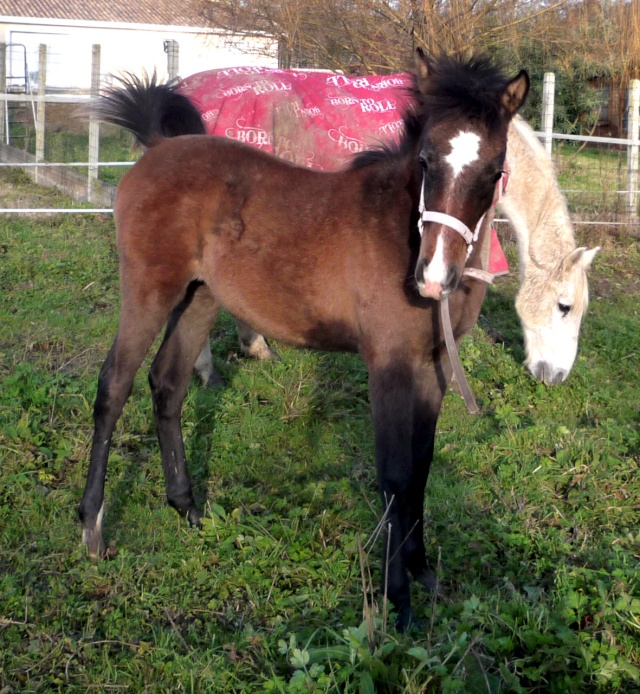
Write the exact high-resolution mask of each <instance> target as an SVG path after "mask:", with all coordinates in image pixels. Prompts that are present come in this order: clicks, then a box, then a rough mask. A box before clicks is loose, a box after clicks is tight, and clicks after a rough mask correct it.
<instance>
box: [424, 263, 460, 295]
mask: <svg viewBox="0 0 640 694" xmlns="http://www.w3.org/2000/svg"><path fill="white" fill-rule="evenodd" d="M429 262H430V261H429V260H427V259H426V258H420V260H419V261H418V263H417V264H416V271H415V279H416V284H417V285H418V291H419V292H420V296H423V297H425V298H426V299H436V300H438V301H439V300H440V299H444V298H445V297H447V296H449V295H450V294H451V293H452V292H454V291H455V289H456V287H457V286H458V283H459V282H460V277H461V276H462V273H461V270H460V269H459V268H458V267H457V266H456V265H450V266H449V267H448V268H447V271H446V274H445V276H444V279H443V280H442V281H434V280H431V279H429V275H428V272H427V269H428V267H429Z"/></svg>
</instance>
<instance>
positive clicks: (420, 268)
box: [414, 258, 431, 285]
mask: <svg viewBox="0 0 640 694" xmlns="http://www.w3.org/2000/svg"><path fill="white" fill-rule="evenodd" d="M430 261H431V259H430V258H429V259H427V258H420V260H418V262H417V263H416V271H415V273H414V276H415V278H416V282H417V283H418V285H420V284H424V272H425V270H426V269H427V267H428V266H429V262H430Z"/></svg>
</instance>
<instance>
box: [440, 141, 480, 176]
mask: <svg viewBox="0 0 640 694" xmlns="http://www.w3.org/2000/svg"><path fill="white" fill-rule="evenodd" d="M449 144H450V145H451V152H449V154H447V156H446V157H445V161H446V162H447V164H449V166H451V168H452V169H453V176H454V178H457V177H458V176H459V175H460V174H461V173H462V170H463V169H464V167H465V166H469V164H473V162H474V161H476V159H477V158H478V152H479V151H480V137H479V136H478V135H476V134H475V133H470V132H461V133H458V134H457V135H456V136H455V137H454V138H453V139H452V140H451V142H450V143H449Z"/></svg>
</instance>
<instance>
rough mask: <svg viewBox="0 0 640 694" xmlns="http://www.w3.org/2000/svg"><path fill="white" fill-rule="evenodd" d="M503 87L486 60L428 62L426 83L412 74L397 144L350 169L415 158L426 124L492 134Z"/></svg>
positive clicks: (364, 156) (366, 155)
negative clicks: (447, 122)
mask: <svg viewBox="0 0 640 694" xmlns="http://www.w3.org/2000/svg"><path fill="white" fill-rule="evenodd" d="M507 82H508V79H507V78H506V77H505V76H504V75H503V74H502V71H501V70H500V69H499V68H498V67H496V66H495V65H494V64H493V62H492V61H491V59H490V58H489V57H488V56H485V55H476V56H473V57H471V58H470V59H469V60H467V61H465V62H460V61H458V60H456V59H455V58H454V57H451V56H442V57H440V58H437V59H434V60H432V61H431V63H430V67H429V79H428V81H427V82H426V84H424V85H421V84H420V81H419V78H418V76H417V75H414V76H413V80H412V84H411V85H409V86H408V87H406V88H405V94H406V97H407V99H406V103H405V107H404V112H403V114H402V121H403V129H402V137H401V138H400V140H399V141H398V142H394V143H382V144H381V145H380V146H378V147H374V148H372V149H369V150H366V151H364V152H360V153H359V154H357V155H356V156H355V157H354V158H353V160H352V162H351V164H350V165H349V168H350V169H360V168H362V167H365V166H369V165H370V164H376V163H381V162H383V161H387V162H389V163H392V162H396V161H404V159H405V157H407V156H412V155H415V151H416V147H417V146H418V144H419V142H420V137H421V135H422V132H423V130H424V127H425V125H426V124H427V123H428V122H430V121H431V122H433V121H439V120H443V119H445V118H446V119H452V120H453V119H457V118H465V119H476V120H479V121H481V122H483V123H484V124H485V126H486V127H487V129H488V130H489V132H490V133H491V132H493V131H494V130H495V129H496V128H497V127H498V125H499V124H500V123H501V122H502V119H501V111H500V106H501V104H500V101H499V100H498V99H496V94H498V93H500V92H501V91H502V90H503V89H504V88H505V86H506V84H507Z"/></svg>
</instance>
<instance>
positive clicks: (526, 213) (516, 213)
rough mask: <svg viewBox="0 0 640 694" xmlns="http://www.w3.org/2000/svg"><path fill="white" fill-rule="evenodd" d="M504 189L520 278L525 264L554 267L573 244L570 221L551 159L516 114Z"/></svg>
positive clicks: (524, 272)
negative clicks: (508, 172)
mask: <svg viewBox="0 0 640 694" xmlns="http://www.w3.org/2000/svg"><path fill="white" fill-rule="evenodd" d="M507 164H508V165H509V167H510V176H509V183H508V186H507V192H506V194H505V196H504V197H503V198H502V200H501V201H500V207H501V209H502V211H503V212H504V213H505V214H506V215H507V217H508V218H509V221H510V222H511V224H512V225H513V227H514V230H515V232H516V237H517V239H518V251H519V256H520V275H521V279H522V276H523V275H524V274H526V270H527V266H528V265H529V264H530V263H533V264H534V265H537V266H544V267H556V266H557V265H558V263H559V262H560V261H561V260H562V258H563V257H565V256H566V255H567V253H569V252H571V251H572V250H574V249H575V247H576V242H575V235H574V229H573V224H572V223H571V219H570V217H569V210H568V209H567V203H566V200H565V197H564V195H563V194H562V192H561V191H560V188H559V186H558V183H557V180H556V176H555V171H554V167H553V163H552V161H551V159H550V157H549V155H548V154H547V152H546V150H545V149H544V147H543V146H542V144H541V143H540V141H539V140H538V138H537V137H536V135H535V133H534V131H533V129H532V128H531V127H530V126H529V125H528V124H527V123H526V122H525V121H524V120H523V119H522V118H520V117H516V118H514V120H513V121H512V123H511V126H510V128H509V139H508V144H507Z"/></svg>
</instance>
